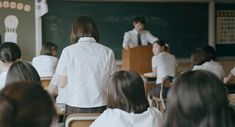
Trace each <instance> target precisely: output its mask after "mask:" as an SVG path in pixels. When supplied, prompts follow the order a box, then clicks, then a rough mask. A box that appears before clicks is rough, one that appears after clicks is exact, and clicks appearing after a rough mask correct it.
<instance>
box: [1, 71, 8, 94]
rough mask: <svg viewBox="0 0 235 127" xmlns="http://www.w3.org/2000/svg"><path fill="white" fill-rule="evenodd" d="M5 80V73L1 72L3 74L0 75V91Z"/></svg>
mask: <svg viewBox="0 0 235 127" xmlns="http://www.w3.org/2000/svg"><path fill="white" fill-rule="evenodd" d="M6 78H7V71H3V72H2V73H1V74H0V90H1V89H3V88H4V87H5V84H6Z"/></svg>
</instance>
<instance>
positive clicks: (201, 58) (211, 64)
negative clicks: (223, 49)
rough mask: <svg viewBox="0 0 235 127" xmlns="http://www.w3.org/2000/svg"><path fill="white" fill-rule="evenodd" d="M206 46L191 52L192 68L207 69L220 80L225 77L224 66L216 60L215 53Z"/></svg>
mask: <svg viewBox="0 0 235 127" xmlns="http://www.w3.org/2000/svg"><path fill="white" fill-rule="evenodd" d="M211 53H212V52H208V51H207V49H206V48H196V49H195V50H194V51H193V52H192V54H191V62H192V66H193V68H192V70H207V71H210V72H212V73H213V74H215V75H216V76H217V77H218V78H219V79H220V80H223V78H224V75H225V73H224V69H223V66H222V65H221V64H220V63H218V62H216V61H214V58H215V57H212V56H215V55H212V54H211Z"/></svg>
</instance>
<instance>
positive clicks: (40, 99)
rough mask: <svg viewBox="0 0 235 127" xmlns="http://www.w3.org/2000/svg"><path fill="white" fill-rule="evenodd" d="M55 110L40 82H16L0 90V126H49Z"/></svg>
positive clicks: (54, 115)
mask: <svg viewBox="0 0 235 127" xmlns="http://www.w3.org/2000/svg"><path fill="white" fill-rule="evenodd" d="M55 117H56V112H55V109H54V106H53V102H52V100H51V97H50V96H49V94H48V93H47V91H45V90H44V89H43V88H42V86H41V85H40V84H37V83H34V82H18V83H14V84H10V85H8V86H6V87H5V88H4V89H3V90H2V91H1V92H0V126H1V127H50V125H51V123H52V121H53V119H54V118H55Z"/></svg>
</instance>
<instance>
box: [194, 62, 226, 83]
mask: <svg viewBox="0 0 235 127" xmlns="http://www.w3.org/2000/svg"><path fill="white" fill-rule="evenodd" d="M192 70H207V71H209V72H211V73H213V74H215V75H216V76H217V77H218V78H219V79H220V80H222V79H223V78H224V76H225V73H224V69H223V66H222V65H221V64H219V63H218V62H215V61H213V60H211V61H209V62H205V63H203V64H202V65H195V66H193V69H192Z"/></svg>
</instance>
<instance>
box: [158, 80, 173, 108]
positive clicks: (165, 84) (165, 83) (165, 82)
mask: <svg viewBox="0 0 235 127" xmlns="http://www.w3.org/2000/svg"><path fill="white" fill-rule="evenodd" d="M172 80H173V77H172V76H165V77H164V78H162V83H161V90H160V100H161V103H162V108H163V110H164V111H165V110H166V105H165V100H164V99H165V98H163V88H167V89H170V87H171V85H172V84H171V83H172Z"/></svg>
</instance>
